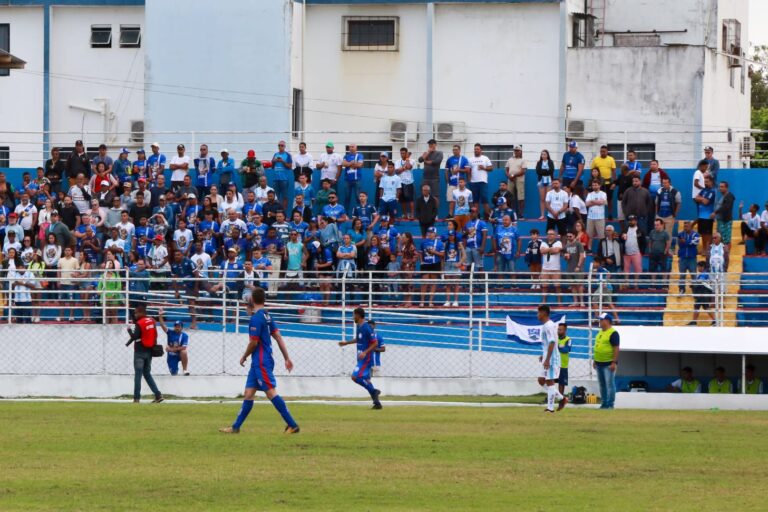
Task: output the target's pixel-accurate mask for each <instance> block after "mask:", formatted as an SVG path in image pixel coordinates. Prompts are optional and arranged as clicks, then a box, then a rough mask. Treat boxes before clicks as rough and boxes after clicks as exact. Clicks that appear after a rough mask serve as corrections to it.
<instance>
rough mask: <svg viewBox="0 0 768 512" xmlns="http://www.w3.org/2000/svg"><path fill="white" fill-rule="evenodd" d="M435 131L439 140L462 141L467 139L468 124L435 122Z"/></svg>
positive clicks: (436, 138)
mask: <svg viewBox="0 0 768 512" xmlns="http://www.w3.org/2000/svg"><path fill="white" fill-rule="evenodd" d="M432 130H433V131H434V132H435V140H436V141H438V142H462V141H465V140H467V128H466V124H464V123H461V122H457V123H435V124H434V126H433V129H432Z"/></svg>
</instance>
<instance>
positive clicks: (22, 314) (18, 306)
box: [8, 266, 38, 324]
mask: <svg viewBox="0 0 768 512" xmlns="http://www.w3.org/2000/svg"><path fill="white" fill-rule="evenodd" d="M8 282H9V283H10V286H11V288H12V289H13V296H12V305H13V310H14V311H13V317H14V318H15V320H16V323H17V324H29V323H31V322H32V290H34V289H36V288H38V284H37V279H36V278H35V274H33V273H32V272H30V271H29V270H28V269H25V268H24V266H17V267H16V268H15V269H14V270H9V271H8Z"/></svg>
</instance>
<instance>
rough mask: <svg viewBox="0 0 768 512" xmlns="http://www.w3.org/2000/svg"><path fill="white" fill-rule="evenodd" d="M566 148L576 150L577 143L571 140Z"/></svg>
mask: <svg viewBox="0 0 768 512" xmlns="http://www.w3.org/2000/svg"><path fill="white" fill-rule="evenodd" d="M568 147H569V148H577V147H579V143H578V142H576V141H575V140H572V141H571V142H569V143H568Z"/></svg>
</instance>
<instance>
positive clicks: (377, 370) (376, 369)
mask: <svg viewBox="0 0 768 512" xmlns="http://www.w3.org/2000/svg"><path fill="white" fill-rule="evenodd" d="M371 373H372V374H373V375H374V376H378V375H380V374H381V367H380V366H374V367H373V368H371Z"/></svg>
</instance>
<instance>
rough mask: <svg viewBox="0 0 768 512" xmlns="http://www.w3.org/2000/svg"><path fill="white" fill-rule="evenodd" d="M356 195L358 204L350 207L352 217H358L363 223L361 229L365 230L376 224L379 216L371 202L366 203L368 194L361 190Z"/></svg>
mask: <svg viewBox="0 0 768 512" xmlns="http://www.w3.org/2000/svg"><path fill="white" fill-rule="evenodd" d="M357 197H358V200H359V204H358V205H357V206H355V207H354V208H353V209H352V218H353V219H360V221H361V222H362V223H363V230H364V231H365V230H367V229H368V228H369V227H371V226H373V225H375V224H376V221H377V220H378V219H379V216H378V214H377V212H376V207H375V206H373V205H372V204H368V194H366V193H365V192H362V191H361V192H360V193H359V194H358V195H357Z"/></svg>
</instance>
